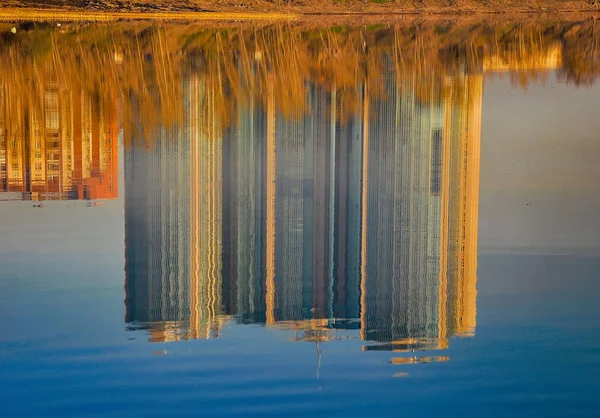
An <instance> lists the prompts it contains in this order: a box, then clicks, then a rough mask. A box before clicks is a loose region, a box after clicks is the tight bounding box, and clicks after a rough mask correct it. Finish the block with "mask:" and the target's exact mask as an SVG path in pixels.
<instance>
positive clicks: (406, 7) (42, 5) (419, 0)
mask: <svg viewBox="0 0 600 418" xmlns="http://www.w3.org/2000/svg"><path fill="white" fill-rule="evenodd" d="M3 8H4V9H12V10H10V11H2V13H1V15H0V16H3V17H4V18H6V16H7V15H8V14H13V15H14V13H15V12H14V9H15V8H18V9H21V10H20V11H19V12H18V14H17V15H16V17H17V18H19V19H21V18H24V19H25V18H27V19H29V18H31V19H40V18H41V17H42V16H44V14H45V15H46V16H47V17H48V18H56V16H57V15H59V16H60V17H63V18H64V19H66V16H69V18H70V19H75V20H78V19H85V20H113V19H116V18H119V19H165V18H168V19H179V20H198V19H207V18H212V19H225V20H228V19H232V18H233V19H248V18H252V19H255V18H256V19H265V18H269V19H272V18H276V17H278V16H275V15H284V17H285V16H293V15H296V14H304V15H307V14H308V15H312V14H346V13H351V14H357V13H375V14H392V13H394V14H408V13H505V12H557V11H588V10H596V11H598V10H600V0H318V1H316V0H2V4H0V10H2V9H3ZM207 16H210V17H207Z"/></svg>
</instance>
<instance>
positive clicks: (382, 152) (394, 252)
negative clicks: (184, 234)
mask: <svg viewBox="0 0 600 418" xmlns="http://www.w3.org/2000/svg"><path fill="white" fill-rule="evenodd" d="M382 78H383V79H384V80H385V82H386V91H387V92H388V95H387V96H386V97H384V98H382V99H378V100H373V102H372V104H371V109H370V110H369V113H370V115H371V121H370V124H369V125H370V127H369V132H368V135H369V138H368V141H369V142H368V157H367V158H368V189H367V190H365V191H363V193H366V195H367V196H366V200H365V203H366V205H367V207H366V208H363V210H364V213H365V215H366V217H367V220H366V223H363V227H364V228H366V232H365V234H364V235H363V236H364V237H366V242H363V246H364V251H365V252H366V257H365V259H364V260H363V262H365V263H366V268H365V269H364V270H363V277H362V279H361V280H362V285H361V286H362V289H363V293H364V295H363V297H362V302H363V306H362V311H361V317H362V330H361V332H362V336H363V338H365V339H367V340H374V341H381V342H387V343H391V344H392V346H393V347H394V348H416V347H421V348H424V347H430V348H433V347H444V346H445V345H446V338H447V337H448V336H450V335H453V334H455V333H457V332H459V329H458V328H457V326H456V325H455V324H457V323H461V324H462V325H461V326H462V327H463V328H464V327H466V328H470V327H474V325H475V323H474V321H475V311H474V309H475V308H474V301H475V299H474V297H475V283H476V276H475V274H476V260H477V208H478V206H477V204H478V180H477V179H478V176H479V135H480V126H479V120H480V117H481V94H482V91H481V85H482V78H481V76H477V75H474V76H472V75H469V76H464V77H463V78H462V79H460V80H457V79H455V78H452V79H449V82H448V84H449V86H446V88H447V89H449V90H450V91H451V92H452V93H451V94H452V96H451V97H444V96H442V92H441V91H433V92H432V93H431V96H432V97H429V98H428V100H427V102H423V100H422V99H420V98H417V97H416V96H415V94H414V91H415V88H416V86H415V85H414V84H413V83H414V82H413V81H412V80H411V79H410V77H408V78H407V79H405V80H403V82H402V83H403V84H402V85H401V86H397V85H396V81H395V80H396V76H395V74H393V73H392V72H391V71H390V73H388V74H385V75H383V77H382ZM466 248H468V250H466ZM463 265H466V267H463ZM466 270H468V273H465V271H466ZM465 298H467V299H469V300H470V301H472V303H471V304H470V307H469V308H467V311H468V316H469V319H466V318H465V308H464V307H463V304H465V303H466V302H464V301H465ZM467 304H468V303H467ZM459 305H460V307H459Z"/></svg>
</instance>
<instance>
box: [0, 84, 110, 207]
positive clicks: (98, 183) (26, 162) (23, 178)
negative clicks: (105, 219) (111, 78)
mask: <svg viewBox="0 0 600 418" xmlns="http://www.w3.org/2000/svg"><path fill="white" fill-rule="evenodd" d="M1 94H2V89H0V95H1ZM23 100H24V99H23ZM0 102H2V106H6V105H8V104H7V103H6V102H5V101H4V100H3V99H2V97H0ZM22 109H23V107H22V106H20V105H17V106H15V111H17V112H21V111H23V110H22ZM0 115H1V116H0V118H3V117H4V115H6V113H5V112H0ZM0 132H1V133H0V192H9V193H11V194H12V195H13V196H15V195H17V193H18V194H20V196H19V198H22V199H34V200H38V199H39V200H48V199H114V198H116V197H117V195H118V179H117V176H118V163H117V148H118V126H117V115H116V103H115V101H114V100H113V101H112V102H111V103H99V102H98V100H97V99H95V98H93V97H91V96H90V95H89V94H87V93H86V92H84V91H82V90H81V89H73V90H72V91H63V90H59V89H58V88H55V87H52V85H48V86H46V88H45V89H44V91H43V97H42V101H41V103H39V106H37V107H36V106H32V107H30V108H29V109H28V110H27V111H26V114H23V115H20V114H19V115H16V117H15V118H12V119H11V120H2V119H0Z"/></svg>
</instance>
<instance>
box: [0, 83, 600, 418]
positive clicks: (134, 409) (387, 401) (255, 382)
mask: <svg viewBox="0 0 600 418" xmlns="http://www.w3.org/2000/svg"><path fill="white" fill-rule="evenodd" d="M599 89H600V86H596V87H594V88H593V89H590V90H585V89H580V90H574V89H572V87H568V86H562V85H557V84H555V83H554V81H553V80H550V81H549V82H548V85H547V87H546V88H545V89H543V88H541V87H540V86H530V88H529V89H528V92H527V93H524V92H522V91H521V90H519V89H511V88H510V84H509V82H508V80H500V81H490V80H488V82H487V84H486V89H485V93H484V94H485V96H484V105H483V123H482V125H483V134H482V164H481V169H482V171H481V202H480V203H481V205H480V209H481V210H480V228H479V232H480V238H479V241H480V245H481V246H482V248H483V249H486V250H487V251H486V254H483V255H482V256H481V257H480V259H479V274H478V276H479V281H478V289H479V295H478V324H477V331H476V338H474V339H456V340H454V341H452V343H451V344H450V348H449V349H448V350H446V351H444V352H443V353H442V354H441V355H447V356H449V357H450V359H451V360H450V362H448V363H434V364H423V365H410V366H392V365H390V364H389V361H390V353H389V352H369V353H364V352H361V350H360V347H361V346H362V342H361V341H334V342H330V343H325V344H321V346H320V349H321V351H322V356H321V366H320V370H319V379H318V380H317V379H316V368H317V350H316V346H315V345H314V344H312V343H297V342H291V341H289V340H288V339H286V338H282V337H291V335H290V334H281V333H280V332H279V331H275V330H272V329H271V330H270V329H267V328H264V327H258V326H236V325H232V324H230V325H228V326H227V327H226V329H225V330H224V332H223V335H224V338H221V339H218V340H209V341H203V340H195V341H188V342H181V343H177V344H148V343H147V342H146V338H145V336H143V335H140V334H135V333H127V332H125V330H124V329H125V325H124V304H123V298H124V290H123V278H124V272H123V265H124V253H123V233H124V232H123V207H122V205H123V200H122V196H121V197H120V198H119V200H117V201H113V202H106V204H105V206H103V207H92V208H88V207H86V206H85V202H77V201H76V202H49V203H48V204H47V205H46V207H45V208H43V209H38V208H33V207H32V204H31V202H16V203H15V202H10V203H2V204H0V237H1V238H2V239H1V240H0V266H2V270H0V315H2V317H3V318H4V321H3V323H2V325H1V329H2V332H0V371H1V372H0V415H1V416H17V415H21V416H23V415H25V414H27V413H30V414H39V415H48V414H52V413H55V414H58V412H59V411H60V413H61V415H64V413H65V412H68V413H71V414H73V415H80V414H82V413H97V414H100V415H105V414H110V413H115V412H116V411H119V413H120V414H122V415H127V416H128V417H131V416H148V415H152V414H154V415H155V416H173V415H176V414H181V415H188V414H194V415H204V416H211V415H213V414H216V413H218V412H221V413H225V414H228V415H229V416H239V415H240V414H241V413H242V412H244V413H246V414H248V413H254V414H255V415H256V416H266V415H271V416H281V415H282V414H283V413H284V412H285V415H286V416H294V415H306V414H318V415H326V416H328V417H332V416H360V415H367V414H369V415H373V416H377V415H382V414H387V415H392V414H398V413H401V412H402V413H406V414H407V415H409V416H433V415H434V414H435V415H437V414H438V413H439V411H440V410H443V411H444V413H445V414H447V415H450V416H454V415H456V416H458V415H460V416H468V415H474V416H477V415H480V416H481V415H485V416H515V415H522V416H523V415H534V414H535V412H540V414H539V415H543V416H548V415H549V414H556V415H557V416H567V415H571V416H572V415H577V414H578V413H579V414H580V415H593V414H595V413H597V411H596V409H595V406H596V402H595V401H596V393H597V389H598V384H597V382H598V379H599V378H600V376H599V370H600V368H599V367H598V366H599V364H600V358H599V356H598V354H597V353H598V348H600V339H599V337H597V335H598V333H596V332H595V330H597V323H596V318H598V315H599V314H600V306H599V305H598V304H597V303H596V301H597V298H598V296H599V292H598V285H597V276H598V271H600V262H599V261H598V260H597V259H590V258H584V257H580V258H577V257H547V256H545V257H544V256H530V255H529V256H526V255H521V256H506V255H490V254H489V253H490V252H496V251H498V250H501V249H504V248H515V247H522V246H529V247H532V248H535V249H537V250H538V251H537V252H547V250H548V249H556V248H566V249H574V248H580V247H581V248H585V249H588V250H590V251H593V252H596V251H597V249H598V248H600V244H599V242H598V239H599V238H598V236H597V232H598V231H599V228H598V222H600V220H598V219H597V217H594V216H592V215H593V214H594V211H595V210H596V209H597V208H600V204H599V202H600V198H599V196H600V190H599V188H600V186H597V185H596V184H594V181H595V180H597V179H598V178H600V176H598V170H600V167H599V166H598V165H597V164H596V163H595V162H594V157H595V156H597V155H600V153H599V152H598V151H600V150H599V149H598V147H600V143H595V141H594V140H595V139H597V135H598V134H597V132H600V129H598V128H600V118H597V117H596V113H597V109H598V108H600V106H598V104H600V103H599V100H600V94H599V93H600V92H599ZM572 121H575V122H572ZM584 153H585V154H584ZM513 163H514V164H513ZM121 172H122V170H121ZM563 173H566V174H570V175H569V176H568V177H563V176H562V174H563ZM531 189H535V190H531ZM120 190H123V188H122V187H120ZM527 204H531V206H527ZM57 237H58V238H57ZM128 338H135V340H128ZM163 349H164V350H166V353H167V355H162V356H156V355H154V353H156V352H157V351H160V350H163ZM428 354H429V353H428ZM433 354H434V355H435V353H433ZM438 354H439V353H438ZM395 372H407V373H408V376H407V377H406V378H404V379H392V378H391V376H392V374H393V373H395ZM466 393H468V396H466V395H465V394H466ZM442 408H443V409H442ZM465 411H469V413H466V412H465ZM544 412H547V413H546V414H545V413H544ZM136 414H137V415H136Z"/></svg>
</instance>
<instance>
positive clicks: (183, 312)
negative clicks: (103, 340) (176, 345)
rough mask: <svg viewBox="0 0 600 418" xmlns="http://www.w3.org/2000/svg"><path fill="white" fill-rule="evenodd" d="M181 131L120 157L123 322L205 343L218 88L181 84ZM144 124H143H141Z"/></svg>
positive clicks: (212, 265)
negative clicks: (183, 112)
mask: <svg viewBox="0 0 600 418" xmlns="http://www.w3.org/2000/svg"><path fill="white" fill-rule="evenodd" d="M183 87H184V100H185V106H186V111H187V115H186V118H185V121H184V125H183V126H173V127H170V128H166V127H165V128H163V129H161V131H160V139H159V140H158V141H156V144H155V145H153V147H152V148H146V147H145V146H143V145H133V146H131V147H130V148H128V149H127V150H126V152H125V246H126V250H125V255H126V265H125V270H126V285H125V289H126V298H125V306H126V321H127V322H128V323H130V324H131V326H132V327H133V328H147V329H150V330H151V340H153V341H168V340H176V339H181V338H184V339H188V338H208V337H210V336H216V335H218V332H219V328H220V322H219V321H220V319H219V315H220V314H221V305H222V302H221V289H222V279H221V276H222V252H221V248H222V244H221V240H222V223H221V219H222V218H221V217H222V206H221V205H222V203H221V195H222V186H221V178H222V172H221V170H222V166H221V159H222V150H221V149H222V141H221V138H220V137H219V136H218V134H217V131H218V129H217V126H215V118H214V112H213V109H214V106H213V103H214V94H215V91H216V89H215V88H214V86H212V85H207V83H205V80H204V78H203V77H200V76H198V75H197V74H190V75H188V77H186V79H185V81H184V86H183ZM140 122H142V121H140Z"/></svg>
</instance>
